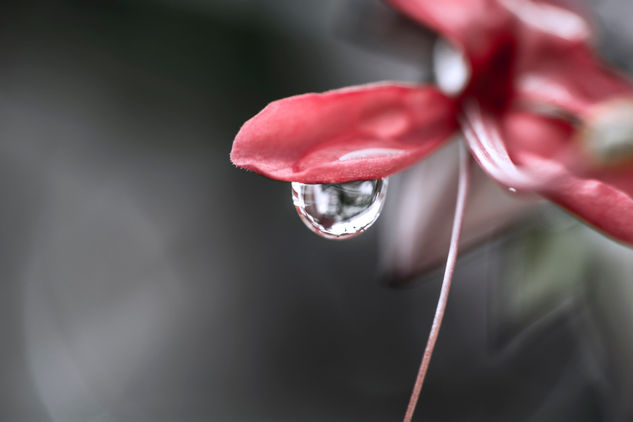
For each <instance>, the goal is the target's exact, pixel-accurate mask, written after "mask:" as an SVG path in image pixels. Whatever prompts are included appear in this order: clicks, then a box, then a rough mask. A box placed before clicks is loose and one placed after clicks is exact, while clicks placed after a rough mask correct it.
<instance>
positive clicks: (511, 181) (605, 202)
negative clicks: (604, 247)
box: [464, 106, 633, 244]
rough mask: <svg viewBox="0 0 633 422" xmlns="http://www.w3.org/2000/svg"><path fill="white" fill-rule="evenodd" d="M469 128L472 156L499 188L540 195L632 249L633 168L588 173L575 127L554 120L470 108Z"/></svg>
mask: <svg viewBox="0 0 633 422" xmlns="http://www.w3.org/2000/svg"><path fill="white" fill-rule="evenodd" d="M464 125H465V134H466V138H467V140H468V143H469V146H470V147H471V151H472V153H473V155H474V156H475V158H476V159H477V161H478V162H479V163H480V164H481V166H482V167H483V168H484V170H486V171H487V172H488V174H489V175H491V176H492V177H493V178H495V179H496V180H497V181H498V182H500V183H502V184H505V185H506V186H513V187H516V188H517V189H519V190H525V191H531V192H537V193H539V194H541V195H543V196H545V197H546V198H548V199H550V200H552V201H553V202H555V203H557V204H558V205H561V206H562V207H564V208H566V209H567V210H568V211H570V212H571V213H573V214H575V215H576V216H578V217H579V218H580V219H582V220H584V221H585V222H587V223H589V224H590V225H592V226H594V227H596V228H598V229H600V230H602V231H603V232H605V233H606V234H607V235H609V236H612V237H614V238H616V239H618V240H620V241H622V242H625V243H629V244H633V224H631V218H632V217H633V166H630V165H629V166H627V167H617V168H612V167H609V168H602V169H594V170H592V171H587V168H586V167H584V166H582V165H578V163H577V157H578V155H576V154H577V153H578V151H577V149H578V148H579V147H578V144H577V143H576V142H575V141H574V140H573V139H572V137H573V136H572V135H573V130H572V128H571V126H569V125H567V124H565V122H563V121H561V120H559V119H555V118H553V117H549V116H544V115H538V114H535V113H531V112H526V111H517V110H512V111H507V112H506V113H505V114H503V115H501V116H495V115H493V114H491V113H486V112H484V111H481V109H478V108H477V107H472V106H471V107H469V108H468V109H467V110H466V113H465V118H464ZM535 140H537V141H540V142H536V143H535V142H534V141H535ZM539 144H540V145H541V146H539ZM545 144H549V147H545V146H544V145H545ZM568 157H574V159H572V160H569V159H568Z"/></svg>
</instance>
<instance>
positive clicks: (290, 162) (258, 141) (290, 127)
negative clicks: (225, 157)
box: [231, 84, 457, 183]
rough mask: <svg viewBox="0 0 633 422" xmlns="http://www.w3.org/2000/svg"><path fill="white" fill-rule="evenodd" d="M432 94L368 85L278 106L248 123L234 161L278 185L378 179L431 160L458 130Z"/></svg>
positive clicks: (448, 106)
mask: <svg viewBox="0 0 633 422" xmlns="http://www.w3.org/2000/svg"><path fill="white" fill-rule="evenodd" d="M456 127H457V126H456V121H455V104H454V103H453V101H451V100H450V99H449V98H447V97H446V96H444V95H443V94H441V93H440V92H439V91H437V90H436V89H434V88H431V87H424V86H412V85H395V84H371V85H364V86H357V87H351V88H344V89H339V90H334V91H328V92H325V93H323V94H305V95H298V96H295V97H290V98H286V99H283V100H278V101H275V102H273V103H271V104H269V105H268V106H267V107H266V108H264V109H263V110H262V111H261V112H260V113H259V114H257V115H256V116H255V117H253V118H252V119H250V120H249V121H247V122H246V123H245V124H244V126H242V128H241V129H240V131H239V133H238V134H237V136H236V138H235V141H234V143H233V150H232V151H231V160H232V161H233V163H234V164H235V165H237V166H239V167H243V168H246V169H249V170H253V171H256V172H258V173H261V174H263V175H265V176H268V177H271V178H273V179H279V180H285V181H295V182H302V183H343V182H348V181H352V180H368V179H379V178H382V177H386V176H388V175H390V174H392V173H395V172H397V171H399V170H402V169H403V168H405V167H407V166H409V165H411V164H412V163H414V162H415V161H417V160H419V159H420V158H421V157H423V156H425V155H426V154H428V153H430V152H431V151H432V150H433V149H435V148H436V147H437V146H439V145H440V144H441V143H442V142H443V141H444V140H445V139H447V138H448V137H449V136H450V135H451V134H452V133H453V132H454V131H455V129H456Z"/></svg>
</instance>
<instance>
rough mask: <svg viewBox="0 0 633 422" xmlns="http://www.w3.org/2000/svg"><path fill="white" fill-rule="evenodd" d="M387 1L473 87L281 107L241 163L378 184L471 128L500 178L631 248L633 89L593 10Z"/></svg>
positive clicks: (475, 148) (246, 138) (343, 96)
mask: <svg viewBox="0 0 633 422" xmlns="http://www.w3.org/2000/svg"><path fill="white" fill-rule="evenodd" d="M388 2H389V3H390V4H392V5H393V6H394V7H396V8H398V9H399V10H401V11H402V12H404V13H405V14H407V15H408V16H410V17H411V18H413V19H416V20H418V21H419V22H421V23H422V24H424V25H427V26H429V27H431V28H432V29H434V30H436V31H437V32H439V33H440V34H441V35H442V36H444V37H445V38H446V39H447V40H449V41H450V43H451V44H452V46H453V47H454V48H455V50H456V51H457V52H458V53H457V54H460V55H461V57H462V59H463V61H464V63H466V67H465V68H464V69H463V70H464V72H463V73H464V74H463V76H464V79H463V82H464V84H463V85H462V86H459V85H454V86H447V87H445V91H447V90H449V89H450V90H452V91H453V92H452V94H453V95H454V96H453V97H450V96H448V95H446V94H444V93H442V92H440V90H438V89H437V88H435V87H432V86H416V85H409V84H398V83H380V84H371V85H364V86H358V87H351V88H344V89H339V90H334V91H328V92H325V93H322V94H305V95H299V96H295V97H290V98H286V99H283V100H279V101H275V102H273V103H271V104H269V105H268V106H267V107H266V108H265V109H264V110H262V111H261V112H260V113H259V114H257V115H256V116H255V117H253V118H252V119H251V120H249V121H248V122H246V123H245V124H244V126H243V127H242V129H241V130H240V131H239V133H238V134H237V137H236V139H235V142H234V144H233V150H232V152H231V160H232V161H233V163H235V164H236V165H238V166H240V167H244V168H246V169H250V170H253V171H256V172H258V173H261V174H263V175H265V176H268V177H271V178H274V179H279V180H285V181H296V182H302V183H343V182H349V181H354V180H368V179H379V178H383V177H386V176H388V175H390V174H392V173H395V172H397V171H399V170H402V169H404V168H405V167H407V166H409V165H411V164H413V163H414V162H416V161H418V160H419V159H421V158H423V157H425V156H426V155H428V154H430V153H431V152H432V151H433V150H434V149H435V148H437V147H438V146H440V145H441V144H442V143H443V142H444V141H445V140H447V139H449V138H451V135H453V134H454V133H455V132H456V131H457V130H458V129H461V130H462V132H463V133H464V135H465V138H466V141H467V144H468V146H469V148H470V151H471V153H472V155H473V156H474V157H475V159H476V160H477V161H478V162H479V164H480V165H481V167H482V168H483V169H484V170H485V171H486V172H487V173H488V175H489V176H491V177H492V178H493V179H495V180H496V181H497V182H499V183H500V184H502V185H504V186H506V187H508V188H511V189H512V190H517V191H523V192H535V193H538V194H540V195H542V196H544V197H546V198H548V199H550V200H552V201H553V202H555V203H557V204H559V205H561V206H562V207H564V208H566V209H568V210H569V211H571V212H572V213H574V214H576V215H577V216H578V217H580V218H581V219H583V220H585V221H586V222H588V223H590V224H592V225H594V226H595V227H597V228H599V229H601V230H603V231H604V232H605V233H607V234H609V235H610V236H613V237H614V238H616V239H619V240H621V241H623V242H627V243H633V224H631V217H632V216H633V166H632V165H629V164H630V163H631V162H632V161H633V160H631V159H632V158H633V86H631V84H630V83H629V82H628V81H627V80H625V78H624V77H622V76H621V75H618V74H617V73H616V72H615V71H613V70H610V69H608V68H607V67H606V66H605V65H604V64H602V63H601V62H600V60H599V59H598V57H597V55H596V53H595V52H594V51H593V50H592V48H591V46H590V42H591V37H592V33H593V31H592V26H591V24H590V22H589V20H588V19H587V18H586V16H585V14H584V13H583V12H582V10H580V9H579V8H578V7H572V4H571V3H570V2H568V1H564V0H443V1H435V0H388ZM440 76H441V75H440ZM440 82H441V81H440Z"/></svg>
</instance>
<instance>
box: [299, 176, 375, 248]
mask: <svg viewBox="0 0 633 422" xmlns="http://www.w3.org/2000/svg"><path fill="white" fill-rule="evenodd" d="M386 193H387V179H379V180H364V181H359V182H349V183H343V184H331V185H330V184H325V185H306V184H303V183H298V182H293V183H292V201H293V203H294V205H295V207H296V208H297V212H298V213H299V217H301V220H303V222H304V223H305V224H306V226H308V228H309V229H310V230H312V231H313V232H315V233H316V234H318V235H320V236H323V237H325V238H328V239H346V238H349V237H353V236H356V235H358V234H360V233H362V232H363V231H365V230H366V229H367V228H368V227H369V226H371V225H372V224H374V222H375V221H376V219H377V218H378V216H379V215H380V211H381V210H382V206H383V204H384V201H385V194H386Z"/></svg>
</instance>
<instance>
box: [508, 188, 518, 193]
mask: <svg viewBox="0 0 633 422" xmlns="http://www.w3.org/2000/svg"><path fill="white" fill-rule="evenodd" d="M508 190H509V191H510V192H512V193H515V192H516V191H517V189H516V188H508Z"/></svg>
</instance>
